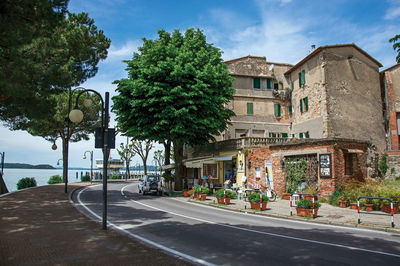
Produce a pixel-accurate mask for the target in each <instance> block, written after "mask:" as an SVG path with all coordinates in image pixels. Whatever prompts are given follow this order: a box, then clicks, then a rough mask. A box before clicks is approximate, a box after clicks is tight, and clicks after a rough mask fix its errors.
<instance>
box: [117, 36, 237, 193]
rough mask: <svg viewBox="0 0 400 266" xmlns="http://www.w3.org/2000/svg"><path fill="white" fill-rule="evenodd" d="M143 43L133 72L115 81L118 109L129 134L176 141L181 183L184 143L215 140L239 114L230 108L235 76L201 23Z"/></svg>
mask: <svg viewBox="0 0 400 266" xmlns="http://www.w3.org/2000/svg"><path fill="white" fill-rule="evenodd" d="M138 49H139V53H135V54H134V55H133V58H132V60H129V61H125V62H126V63H127V65H128V67H127V71H128V78H125V79H121V80H117V81H115V83H116V84H117V93H118V95H117V96H114V97H113V102H114V105H113V111H114V112H115V113H116V115H117V118H116V120H117V123H118V128H120V129H121V131H122V132H124V134H126V135H128V136H131V137H133V138H134V139H139V140H146V139H149V140H154V141H158V142H160V143H164V142H165V141H171V142H172V143H173V144H174V154H175V164H176V165H177V168H176V171H175V174H176V178H177V181H178V182H177V183H176V184H178V185H177V189H179V188H180V186H181V185H180V180H179V179H180V178H181V176H180V175H181V174H182V172H181V171H180V170H179V169H182V168H181V163H182V158H181V156H182V150H183V144H185V143H186V144H189V145H196V144H202V143H205V142H208V141H210V140H215V138H214V136H215V135H219V134H220V132H222V131H223V130H224V129H225V128H226V126H227V124H228V123H229V120H230V117H231V116H233V115H234V113H233V112H232V111H231V110H229V109H226V108H225V105H226V104H227V103H228V102H229V101H230V100H232V99H233V94H234V89H233V88H232V82H233V78H232V77H230V75H229V73H228V70H227V67H226V65H225V64H223V61H222V58H221V51H220V50H219V49H218V48H216V47H214V46H213V45H212V44H209V43H207V42H206V36H205V35H204V34H203V32H202V31H201V30H199V29H187V30H186V31H185V33H184V34H181V32H179V31H178V30H175V31H174V32H173V33H172V34H170V33H168V32H166V31H164V30H160V31H158V39H156V40H147V39H145V38H143V46H141V47H139V48H138Z"/></svg>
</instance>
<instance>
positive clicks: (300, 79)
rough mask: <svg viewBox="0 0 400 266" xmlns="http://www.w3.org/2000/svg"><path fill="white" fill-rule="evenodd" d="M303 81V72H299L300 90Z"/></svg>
mask: <svg viewBox="0 0 400 266" xmlns="http://www.w3.org/2000/svg"><path fill="white" fill-rule="evenodd" d="M301 81H302V78H301V71H300V72H299V88H301V85H302V84H301Z"/></svg>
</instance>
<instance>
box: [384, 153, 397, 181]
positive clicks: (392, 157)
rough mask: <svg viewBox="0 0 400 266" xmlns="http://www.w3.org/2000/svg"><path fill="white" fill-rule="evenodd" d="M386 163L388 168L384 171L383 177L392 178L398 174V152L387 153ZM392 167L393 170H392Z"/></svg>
mask: <svg viewBox="0 0 400 266" xmlns="http://www.w3.org/2000/svg"><path fill="white" fill-rule="evenodd" d="M388 155H389V156H388V158H387V163H388V166H389V169H388V171H387V173H386V176H385V178H388V179H394V178H396V177H398V176H400V154H388ZM392 168H393V169H394V170H392Z"/></svg>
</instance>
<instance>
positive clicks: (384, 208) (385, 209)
mask: <svg viewBox="0 0 400 266" xmlns="http://www.w3.org/2000/svg"><path fill="white" fill-rule="evenodd" d="M381 210H382V211H383V212H386V213H390V204H382V205H381ZM393 213H400V212H399V205H397V204H393Z"/></svg>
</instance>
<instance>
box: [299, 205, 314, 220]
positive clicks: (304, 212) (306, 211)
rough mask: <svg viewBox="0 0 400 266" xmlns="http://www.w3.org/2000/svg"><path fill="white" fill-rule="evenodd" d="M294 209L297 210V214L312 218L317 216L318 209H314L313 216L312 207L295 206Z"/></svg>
mask: <svg viewBox="0 0 400 266" xmlns="http://www.w3.org/2000/svg"><path fill="white" fill-rule="evenodd" d="M296 211H297V216H302V217H312V218H315V217H317V216H318V209H314V216H313V209H306V208H299V207H296Z"/></svg>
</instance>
